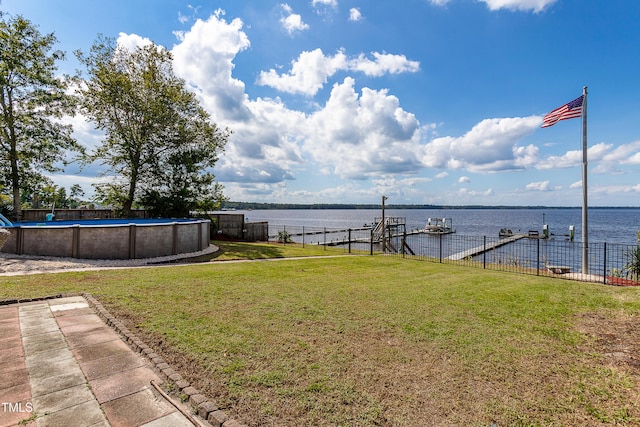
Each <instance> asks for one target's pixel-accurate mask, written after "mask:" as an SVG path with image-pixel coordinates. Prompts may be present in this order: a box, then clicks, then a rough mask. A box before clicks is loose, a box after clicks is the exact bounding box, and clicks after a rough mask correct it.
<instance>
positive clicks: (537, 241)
mask: <svg viewBox="0 0 640 427" xmlns="http://www.w3.org/2000/svg"><path fill="white" fill-rule="evenodd" d="M539 275H540V239H536V276H539Z"/></svg>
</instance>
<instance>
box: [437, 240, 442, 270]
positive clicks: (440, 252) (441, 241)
mask: <svg viewBox="0 0 640 427" xmlns="http://www.w3.org/2000/svg"><path fill="white" fill-rule="evenodd" d="M439 236H440V238H439V239H438V240H439V242H440V248H439V249H440V264H442V234H440V235H439Z"/></svg>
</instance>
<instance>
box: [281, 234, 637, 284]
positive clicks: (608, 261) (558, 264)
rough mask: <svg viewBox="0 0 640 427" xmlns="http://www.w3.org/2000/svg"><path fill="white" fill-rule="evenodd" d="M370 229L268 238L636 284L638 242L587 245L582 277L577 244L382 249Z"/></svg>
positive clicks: (467, 243)
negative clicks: (585, 270)
mask: <svg viewBox="0 0 640 427" xmlns="http://www.w3.org/2000/svg"><path fill="white" fill-rule="evenodd" d="M372 233H373V228H372V227H370V226H369V227H364V226H363V227H360V228H339V227H337V228H329V227H302V226H284V225H278V226H274V225H271V224H270V225H269V240H271V241H275V242H279V243H282V244H286V243H287V242H294V243H298V244H302V245H321V246H324V247H325V248H331V250H332V251H334V252H335V251H336V250H337V251H339V252H342V253H359V254H362V253H369V254H371V255H374V254H375V255H385V256H395V257H402V258H405V259H407V260H421V261H428V262H438V263H450V264H457V265H465V266H473V267H478V268H484V269H491V270H500V271H509V272H514V273H522V274H532V275H537V276H549V277H555V278H561V279H570V280H582V281H589V282H599V283H606V284H611V285H640V246H639V245H638V244H620V243H604V242H595V243H593V242H592V243H590V244H589V248H588V262H589V269H588V273H587V274H582V243H581V242H574V241H569V240H564V239H542V238H537V237H536V236H529V235H525V234H516V235H513V236H510V237H508V238H504V239H501V238H498V237H489V236H465V235H460V234H444V235H430V234H425V233H414V232H407V233H404V234H402V235H395V236H393V237H392V241H391V242H390V243H391V244H390V245H389V247H394V248H397V251H396V252H392V251H389V250H388V249H387V250H386V251H382V246H381V245H380V244H379V243H376V240H375V238H374V239H372V237H373V236H372Z"/></svg>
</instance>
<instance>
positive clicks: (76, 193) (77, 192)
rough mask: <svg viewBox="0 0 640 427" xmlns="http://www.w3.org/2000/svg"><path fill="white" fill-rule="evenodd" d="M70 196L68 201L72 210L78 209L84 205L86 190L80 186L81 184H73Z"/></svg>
mask: <svg viewBox="0 0 640 427" xmlns="http://www.w3.org/2000/svg"><path fill="white" fill-rule="evenodd" d="M70 193H71V194H70V195H69V199H68V204H69V207H70V208H71V209H77V208H78V206H79V205H80V203H82V198H83V197H84V190H83V189H82V187H81V186H80V184H73V185H72V186H71V189H70Z"/></svg>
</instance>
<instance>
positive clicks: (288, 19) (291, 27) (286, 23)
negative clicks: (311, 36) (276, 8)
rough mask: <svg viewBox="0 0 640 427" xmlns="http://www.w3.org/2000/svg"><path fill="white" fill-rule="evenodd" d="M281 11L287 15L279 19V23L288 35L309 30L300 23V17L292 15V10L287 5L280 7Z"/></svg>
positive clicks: (307, 26) (305, 25) (295, 14)
mask: <svg viewBox="0 0 640 427" xmlns="http://www.w3.org/2000/svg"><path fill="white" fill-rule="evenodd" d="M280 6H281V7H282V10H283V11H284V12H285V13H286V14H287V15H286V16H283V17H282V18H280V23H281V24H282V27H283V28H284V29H285V31H286V32H287V33H289V35H293V33H295V32H296V31H304V30H308V29H309V25H307V24H305V23H304V22H303V21H302V16H301V15H299V14H297V13H293V9H292V8H291V6H289V5H288V4H286V3H284V4H281V5H280Z"/></svg>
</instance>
